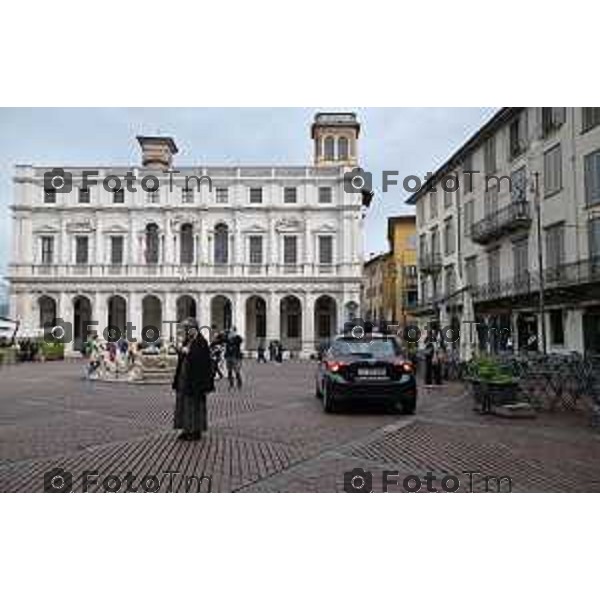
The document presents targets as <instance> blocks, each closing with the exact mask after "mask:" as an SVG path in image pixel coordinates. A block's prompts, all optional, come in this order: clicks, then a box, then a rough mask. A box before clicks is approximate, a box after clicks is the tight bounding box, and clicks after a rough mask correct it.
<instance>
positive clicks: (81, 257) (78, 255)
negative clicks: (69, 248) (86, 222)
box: [75, 235, 89, 265]
mask: <svg viewBox="0 0 600 600" xmlns="http://www.w3.org/2000/svg"><path fill="white" fill-rule="evenodd" d="M88 246H89V239H88V237H87V235H78V236H76V237H75V263H76V264H78V265H87V264H88Z"/></svg>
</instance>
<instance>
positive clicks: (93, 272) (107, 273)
mask: <svg viewBox="0 0 600 600" xmlns="http://www.w3.org/2000/svg"><path fill="white" fill-rule="evenodd" d="M346 270H347V269H346V267H342V265H336V264H326V265H319V264H298V265H290V264H263V265H257V264H245V263H241V264H239V263H238V264H210V265H193V264H191V265H168V264H142V265H138V264H134V265H129V264H127V265H112V264H88V265H75V264H73V265H41V264H16V265H14V264H13V265H11V266H10V267H9V276H10V277H11V278H26V279H27V278H32V277H33V278H35V277H40V278H53V279H55V278H63V277H66V278H89V277H91V278H94V277H95V278H102V277H110V278H115V277H116V278H121V277H122V278H124V279H127V278H131V277H159V278H171V279H172V278H175V279H188V278H205V277H208V278H211V277H214V278H215V279H217V278H222V277H280V276H304V277H305V276H309V277H312V276H328V277H331V276H332V275H344V274H345V272H346Z"/></svg>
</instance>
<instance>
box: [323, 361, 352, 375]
mask: <svg viewBox="0 0 600 600" xmlns="http://www.w3.org/2000/svg"><path fill="white" fill-rule="evenodd" d="M325 364H326V365H327V370H328V371H331V372H332V373H337V372H338V371H340V370H341V369H343V368H344V367H345V366H346V364H347V363H345V362H342V361H339V360H328V361H327V362H326V363H325Z"/></svg>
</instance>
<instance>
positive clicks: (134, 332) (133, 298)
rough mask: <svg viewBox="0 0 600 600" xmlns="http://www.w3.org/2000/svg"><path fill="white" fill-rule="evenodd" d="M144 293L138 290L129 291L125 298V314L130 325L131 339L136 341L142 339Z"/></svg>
mask: <svg viewBox="0 0 600 600" xmlns="http://www.w3.org/2000/svg"><path fill="white" fill-rule="evenodd" d="M143 296H144V294H142V293H140V292H130V293H129V294H128V298H127V314H128V316H129V317H128V318H129V322H130V323H131V325H132V327H135V329H133V328H132V329H131V339H130V340H129V341H132V340H136V341H137V342H141V341H142V298H143Z"/></svg>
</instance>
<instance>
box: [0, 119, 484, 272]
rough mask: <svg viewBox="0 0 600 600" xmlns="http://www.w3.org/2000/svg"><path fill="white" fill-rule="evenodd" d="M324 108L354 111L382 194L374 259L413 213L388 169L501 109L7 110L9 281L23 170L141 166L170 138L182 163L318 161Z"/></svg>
mask: <svg viewBox="0 0 600 600" xmlns="http://www.w3.org/2000/svg"><path fill="white" fill-rule="evenodd" d="M317 110H354V111H356V112H357V113H358V115H359V119H360V121H361V124H362V130H361V137H360V140H359V152H360V158H361V165H362V166H363V168H364V169H366V170H368V171H372V172H373V173H374V175H373V184H374V188H375V192H376V196H375V201H374V203H373V204H372V205H371V208H370V210H369V213H368V216H367V218H366V222H365V225H366V235H365V256H368V255H369V254H370V253H372V252H378V251H381V250H385V249H387V240H386V219H387V217H388V216H391V215H396V214H401V213H405V212H411V209H410V208H409V207H407V206H406V205H405V204H404V201H405V200H406V197H407V196H408V194H407V193H405V192H404V191H403V190H402V188H401V187H396V188H392V189H391V190H389V191H388V192H387V193H386V194H381V193H380V191H379V189H378V188H379V187H380V185H381V171H382V170H396V171H399V172H400V179H402V178H403V177H405V176H407V175H413V174H414V175H418V176H419V177H422V176H423V175H424V174H425V173H426V172H427V171H430V170H433V169H435V168H436V167H437V166H439V165H440V164H441V163H442V162H443V161H444V160H445V159H446V158H447V157H448V156H449V155H450V154H451V153H452V152H453V151H454V150H455V149H456V148H458V147H459V146H460V145H461V144H462V142H464V141H465V140H466V139H467V137H469V136H470V135H471V134H472V133H473V132H474V131H476V130H477V129H478V128H479V127H480V126H481V125H482V124H483V123H484V122H485V121H486V120H487V119H489V118H490V117H491V115H492V114H493V113H494V111H495V109H493V108H367V109H356V108H334V109H329V108H235V109H234V108H224V109H219V108H215V109H207V108H195V109H191V108H185V109H180V108H164V109H155V108H100V109H88V108H86V109H72V108H65V109H42V108H37V109H8V108H5V109H0V274H5V272H6V266H7V263H8V261H9V260H11V259H10V257H9V250H10V235H11V231H10V229H11V226H10V224H11V220H10V211H9V208H8V207H9V205H10V204H11V203H12V202H13V185H12V177H13V175H14V165H15V164H42V165H56V166H60V165H62V164H66V165H69V164H70V165H80V166H92V167H93V166H95V165H106V164H118V165H124V164H132V165H136V164H139V151H138V146H137V142H136V139H135V136H136V135H139V134H146V135H156V134H157V133H160V134H165V135H171V136H173V137H174V138H175V140H176V142H177V145H178V146H179V150H180V154H179V155H177V157H176V165H182V166H183V165H197V164H208V165H210V164H220V163H227V164H236V163H241V164H261V165H264V164H297V165H300V164H307V163H308V164H309V163H310V162H311V160H312V145H311V141H310V124H311V121H312V117H313V115H314V113H315V112H316V111H317Z"/></svg>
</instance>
